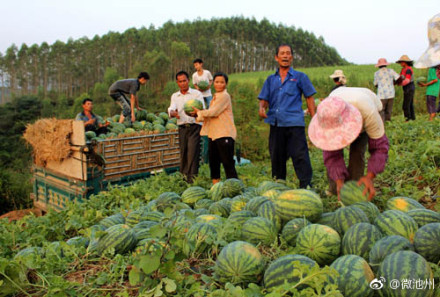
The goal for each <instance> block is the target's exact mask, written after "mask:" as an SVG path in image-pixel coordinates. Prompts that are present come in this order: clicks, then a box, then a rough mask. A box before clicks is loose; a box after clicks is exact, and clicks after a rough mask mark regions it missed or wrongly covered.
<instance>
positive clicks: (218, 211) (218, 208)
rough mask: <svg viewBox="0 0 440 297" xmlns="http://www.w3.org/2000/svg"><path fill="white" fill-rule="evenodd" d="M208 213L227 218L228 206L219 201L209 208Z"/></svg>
mask: <svg viewBox="0 0 440 297" xmlns="http://www.w3.org/2000/svg"><path fill="white" fill-rule="evenodd" d="M208 211H209V213H211V214H215V215H219V216H222V217H225V218H226V217H228V216H229V210H228V206H227V205H226V204H225V203H220V201H217V202H214V203H212V204H211V205H210V206H209V209H208Z"/></svg>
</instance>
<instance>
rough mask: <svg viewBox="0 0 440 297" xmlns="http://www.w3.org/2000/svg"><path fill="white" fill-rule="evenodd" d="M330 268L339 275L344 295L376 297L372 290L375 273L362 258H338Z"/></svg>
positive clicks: (347, 256) (353, 256)
mask: <svg viewBox="0 0 440 297" xmlns="http://www.w3.org/2000/svg"><path fill="white" fill-rule="evenodd" d="M330 267H331V268H333V269H335V270H336V271H337V272H338V273H339V276H338V277H337V284H338V289H339V291H341V293H342V295H344V296H350V297H372V296H373V295H374V292H375V291H374V290H373V289H371V288H370V283H371V281H372V280H373V279H374V273H373V271H371V268H370V266H368V263H367V261H365V260H364V259H363V258H362V257H359V256H357V255H345V256H342V257H339V258H337V259H336V260H335V261H334V262H333V263H332V264H331V265H330Z"/></svg>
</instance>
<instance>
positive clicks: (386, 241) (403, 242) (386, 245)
mask: <svg viewBox="0 0 440 297" xmlns="http://www.w3.org/2000/svg"><path fill="white" fill-rule="evenodd" d="M398 251H414V246H413V245H412V243H411V242H409V240H408V239H406V238H405V237H402V236H400V235H389V236H385V237H383V238H382V239H380V240H378V241H376V243H375V244H374V245H373V246H372V248H371V250H370V253H369V255H368V262H369V263H370V266H371V268H372V269H373V271H377V269H378V268H379V266H380V263H382V261H383V259H385V257H386V256H388V255H391V254H392V253H395V252H398Z"/></svg>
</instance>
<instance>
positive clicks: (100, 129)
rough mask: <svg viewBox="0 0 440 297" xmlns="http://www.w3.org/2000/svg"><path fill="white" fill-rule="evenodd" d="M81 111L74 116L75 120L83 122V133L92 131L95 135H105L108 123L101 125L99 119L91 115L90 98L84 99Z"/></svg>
mask: <svg viewBox="0 0 440 297" xmlns="http://www.w3.org/2000/svg"><path fill="white" fill-rule="evenodd" d="M82 108H83V111H82V112H80V113H78V114H77V115H76V118H75V120H77V121H83V122H84V129H85V131H93V132H95V133H96V135H100V134H105V133H107V127H108V125H109V124H110V123H109V122H107V121H106V122H105V123H102V122H101V121H100V120H99V118H98V117H97V116H96V115H95V114H94V113H93V101H92V99H90V98H85V99H84V100H83V101H82Z"/></svg>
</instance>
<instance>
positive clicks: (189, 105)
mask: <svg viewBox="0 0 440 297" xmlns="http://www.w3.org/2000/svg"><path fill="white" fill-rule="evenodd" d="M193 107H195V108H197V109H203V103H202V101H200V100H198V99H190V100H187V101H185V104H184V105H183V111H184V112H185V113H186V114H187V115H190V114H191V113H193V112H194V109H193Z"/></svg>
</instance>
